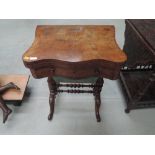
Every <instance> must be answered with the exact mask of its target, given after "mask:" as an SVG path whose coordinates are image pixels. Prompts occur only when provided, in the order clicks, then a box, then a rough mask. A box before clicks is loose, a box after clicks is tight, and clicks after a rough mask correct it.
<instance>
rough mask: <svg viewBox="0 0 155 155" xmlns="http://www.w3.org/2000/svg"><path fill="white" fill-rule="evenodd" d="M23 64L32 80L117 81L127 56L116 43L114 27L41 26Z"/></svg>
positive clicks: (24, 56)
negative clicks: (105, 79)
mask: <svg viewBox="0 0 155 155" xmlns="http://www.w3.org/2000/svg"><path fill="white" fill-rule="evenodd" d="M23 61H24V64H25V66H26V67H28V68H30V70H31V72H32V74H33V76H34V77H35V78H43V77H48V76H49V75H55V76H64V77H69V78H74V79H75V78H76V79H79V78H86V77H89V76H102V77H105V78H109V79H116V78H117V77H118V75H119V71H120V68H121V66H122V64H123V63H124V62H125V61H126V55H125V54H124V52H123V51H122V50H121V49H120V48H119V47H118V45H117V43H116V41H115V28H114V26H111V25H110V26H108V25H107V26H106V25H50V26H48V25H40V26H37V28H36V33H35V40H34V42H33V44H32V46H31V47H30V48H29V49H28V50H27V51H26V52H25V54H24V55H23Z"/></svg>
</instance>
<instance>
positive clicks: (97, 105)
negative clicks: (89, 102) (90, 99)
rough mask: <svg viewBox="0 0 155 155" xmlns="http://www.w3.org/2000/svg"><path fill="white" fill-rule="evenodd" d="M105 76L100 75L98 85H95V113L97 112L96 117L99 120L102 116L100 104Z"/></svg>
mask: <svg viewBox="0 0 155 155" xmlns="http://www.w3.org/2000/svg"><path fill="white" fill-rule="evenodd" d="M103 82H104V81H103V78H102V77H99V78H98V79H97V81H96V86H95V87H94V96H95V114H96V119H97V122H100V121H101V117H100V113H99V110H100V105H101V97H100V93H101V91H102V86H103Z"/></svg>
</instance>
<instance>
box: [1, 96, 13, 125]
mask: <svg viewBox="0 0 155 155" xmlns="http://www.w3.org/2000/svg"><path fill="white" fill-rule="evenodd" d="M0 108H1V109H2V111H3V123H5V122H6V120H7V118H8V116H9V115H10V114H11V112H12V110H11V109H10V108H9V107H8V106H7V105H6V104H5V102H4V100H3V98H2V96H1V95H0Z"/></svg>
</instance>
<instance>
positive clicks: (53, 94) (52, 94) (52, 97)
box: [48, 77, 57, 120]
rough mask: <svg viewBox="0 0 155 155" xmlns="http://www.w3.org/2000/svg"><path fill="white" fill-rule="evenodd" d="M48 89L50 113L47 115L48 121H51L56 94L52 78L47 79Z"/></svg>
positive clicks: (55, 86)
mask: <svg viewBox="0 0 155 155" xmlns="http://www.w3.org/2000/svg"><path fill="white" fill-rule="evenodd" d="M48 87H49V90H50V96H49V105H50V113H49V115H48V120H52V118H53V114H54V104H55V98H56V94H57V85H56V82H55V81H54V79H53V78H52V77H48Z"/></svg>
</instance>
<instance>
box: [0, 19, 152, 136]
mask: <svg viewBox="0 0 155 155" xmlns="http://www.w3.org/2000/svg"><path fill="white" fill-rule="evenodd" d="M37 24H115V26H116V39H117V42H118V44H119V45H120V47H121V48H122V46H123V43H124V34H123V33H124V29H125V27H124V26H125V24H124V21H123V20H71V21H70V20H67V21H65V20H10V21H9V20H0V34H1V37H0V74H29V70H28V69H26V68H25V67H24V66H23V62H22V58H21V57H22V54H23V52H24V51H25V50H27V48H28V47H29V46H30V45H31V43H32V41H33V39H34V31H35V28H36V25H37ZM46 80H47V79H41V80H36V79H33V78H32V77H31V78H30V81H29V84H28V86H29V91H30V92H31V94H30V95H29V96H27V97H26V98H25V101H24V102H23V104H22V106H21V107H14V106H13V105H8V106H10V107H11V109H12V110H13V113H12V114H11V115H10V117H9V118H8V121H7V122H6V124H2V112H1V111H0V134H61V135H62V134H86V135H87V134H105V135H109V134H112V135H113V134H155V108H154V109H142V110H133V111H131V113H130V114H126V113H124V109H125V99H124V97H123V94H122V93H121V89H120V88H119V83H118V82H117V81H110V80H107V79H105V83H104V86H103V90H102V95H101V99H102V105H101V111H100V114H101V118H102V121H101V123H97V122H96V118H95V111H94V98H93V95H91V94H79V95H74V94H60V95H58V96H57V99H56V106H55V114H54V118H53V120H52V121H51V122H49V121H48V120H47V116H48V112H49V105H48V96H49V91H48V86H47V82H46Z"/></svg>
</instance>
